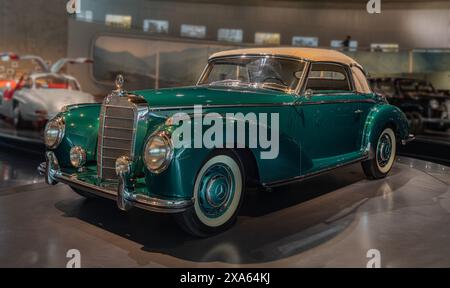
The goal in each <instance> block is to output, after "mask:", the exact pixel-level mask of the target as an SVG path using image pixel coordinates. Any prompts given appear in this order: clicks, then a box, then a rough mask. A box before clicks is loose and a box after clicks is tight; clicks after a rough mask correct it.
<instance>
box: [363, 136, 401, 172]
mask: <svg viewBox="0 0 450 288" xmlns="http://www.w3.org/2000/svg"><path fill="white" fill-rule="evenodd" d="M396 152H397V138H396V136H395V132H394V130H392V128H390V127H387V128H386V129H384V130H383V132H381V134H380V136H379V137H378V141H377V143H376V147H375V157H374V158H373V159H370V160H367V161H364V162H362V168H363V170H364V174H366V176H367V177H368V178H369V179H380V178H384V177H386V175H387V174H388V173H389V171H391V169H392V166H393V165H394V160H395V156H396Z"/></svg>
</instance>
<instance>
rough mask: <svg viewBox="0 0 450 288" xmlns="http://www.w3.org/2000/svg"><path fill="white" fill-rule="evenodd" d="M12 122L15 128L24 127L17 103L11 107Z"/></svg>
mask: <svg viewBox="0 0 450 288" xmlns="http://www.w3.org/2000/svg"><path fill="white" fill-rule="evenodd" d="M13 124H14V127H15V128H16V129H21V128H24V127H25V121H24V120H23V118H22V112H21V111H20V106H19V104H15V105H14V107H13Z"/></svg>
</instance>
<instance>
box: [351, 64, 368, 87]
mask: <svg viewBox="0 0 450 288" xmlns="http://www.w3.org/2000/svg"><path fill="white" fill-rule="evenodd" d="M352 73H353V79H354V81H355V88H356V91H357V92H359V93H370V92H372V91H371V90H370V86H369V83H368V82H367V78H366V75H364V73H363V71H362V70H361V69H360V68H359V67H356V66H352Z"/></svg>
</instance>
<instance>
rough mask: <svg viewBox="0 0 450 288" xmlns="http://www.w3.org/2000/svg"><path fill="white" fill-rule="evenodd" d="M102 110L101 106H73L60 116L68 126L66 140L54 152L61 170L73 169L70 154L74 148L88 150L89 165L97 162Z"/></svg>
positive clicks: (87, 159) (65, 134) (87, 160)
mask: <svg viewBox="0 0 450 288" xmlns="http://www.w3.org/2000/svg"><path fill="white" fill-rule="evenodd" d="M100 108H101V105H100V104H81V105H73V106H69V107H68V108H66V109H65V110H64V111H63V112H60V113H59V114H58V116H61V117H63V118H64V122H65V124H66V130H65V133H64V138H63V140H62V142H61V144H60V145H59V146H58V148H56V150H55V151H54V152H55V155H56V157H57V158H58V161H59V165H60V167H61V168H71V164H70V157H69V152H70V149H71V148H72V147H74V146H81V147H82V148H83V149H85V150H86V162H87V163H89V162H90V161H96V149H97V135H98V129H99V116H100Z"/></svg>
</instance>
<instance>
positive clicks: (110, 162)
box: [97, 97, 136, 180]
mask: <svg viewBox="0 0 450 288" xmlns="http://www.w3.org/2000/svg"><path fill="white" fill-rule="evenodd" d="M111 102H114V103H109V104H103V106H102V113H101V115H100V128H99V137H98V151H97V164H98V165H97V169H98V170H97V172H98V176H99V177H100V179H103V180H115V179H117V175H116V172H115V163H116V160H117V158H119V157H121V156H127V157H130V158H133V154H134V139H135V121H136V109H135V106H134V104H133V103H130V102H129V101H128V98H127V97H114V100H113V101H111Z"/></svg>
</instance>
